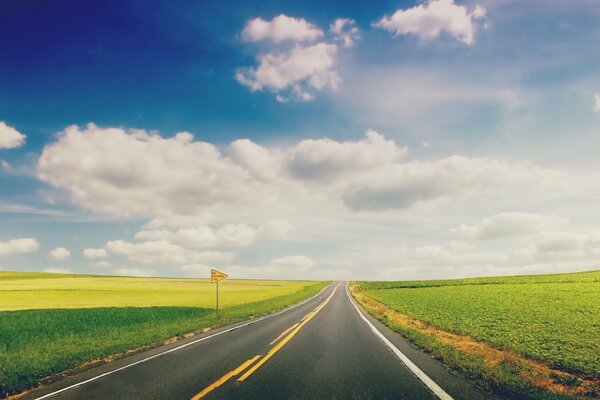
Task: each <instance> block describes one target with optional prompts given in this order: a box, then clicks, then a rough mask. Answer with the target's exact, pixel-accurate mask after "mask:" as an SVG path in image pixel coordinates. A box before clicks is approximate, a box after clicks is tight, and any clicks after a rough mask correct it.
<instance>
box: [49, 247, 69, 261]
mask: <svg viewBox="0 0 600 400" xmlns="http://www.w3.org/2000/svg"><path fill="white" fill-rule="evenodd" d="M70 256H71V252H70V251H69V250H67V249H65V248H64V247H57V248H55V249H54V250H52V251H50V252H49V253H48V258H49V259H50V260H53V261H62V260H66V259H67V258H69V257H70Z"/></svg>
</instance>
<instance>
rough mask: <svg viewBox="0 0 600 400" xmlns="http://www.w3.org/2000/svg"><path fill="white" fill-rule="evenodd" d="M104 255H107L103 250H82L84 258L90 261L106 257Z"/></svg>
mask: <svg viewBox="0 0 600 400" xmlns="http://www.w3.org/2000/svg"><path fill="white" fill-rule="evenodd" d="M106 255H107V254H106V250H104V249H92V248H89V249H84V250H83V256H84V257H85V258H90V259H92V258H104V257H106Z"/></svg>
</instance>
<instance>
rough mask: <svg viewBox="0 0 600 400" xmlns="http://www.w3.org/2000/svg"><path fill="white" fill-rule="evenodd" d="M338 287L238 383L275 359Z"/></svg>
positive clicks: (240, 378) (325, 303) (241, 377)
mask: <svg viewBox="0 0 600 400" xmlns="http://www.w3.org/2000/svg"><path fill="white" fill-rule="evenodd" d="M338 286H339V284H338ZM338 286H336V287H335V289H333V292H331V294H330V295H329V297H328V298H327V300H325V301H324V302H323V303H322V304H321V305H319V306H318V307H317V308H315V310H314V311H313V312H311V313H309V314H308V315H307V316H306V319H305V320H304V321H302V323H301V324H300V325H298V326H297V327H296V328H295V329H294V330H293V331H292V332H291V333H290V334H289V335H287V336H286V337H285V338H284V339H283V340H282V341H281V342H279V343H278V344H277V345H276V346H275V347H273V348H272V349H271V350H269V352H268V353H267V355H266V356H264V357H263V358H262V359H261V360H260V361H259V362H257V363H256V364H254V366H253V367H252V368H250V369H249V370H248V371H246V373H245V374H244V375H242V376H240V377H239V378H238V382H243V381H245V380H246V379H247V378H248V377H249V376H250V375H252V374H253V373H254V371H256V370H257V369H259V368H260V367H261V366H262V365H263V364H264V363H266V362H267V361H268V360H269V359H270V358H271V357H273V356H274V355H275V353H277V352H278V351H279V350H280V349H281V348H282V347H283V346H285V345H286V343H287V342H289V341H290V340H292V338H293V337H294V336H296V334H297V333H298V332H299V331H300V329H302V327H303V326H304V325H306V324H307V323H308V322H309V321H310V320H311V319H313V318H314V316H315V315H317V313H318V312H319V311H321V310H322V309H323V307H325V306H326V305H327V303H329V300H331V298H332V297H333V295H334V294H335V291H336V290H337V288H338Z"/></svg>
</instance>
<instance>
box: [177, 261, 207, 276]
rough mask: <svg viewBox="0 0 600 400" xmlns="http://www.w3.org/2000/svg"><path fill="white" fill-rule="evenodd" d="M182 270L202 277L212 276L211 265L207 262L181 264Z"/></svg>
mask: <svg viewBox="0 0 600 400" xmlns="http://www.w3.org/2000/svg"><path fill="white" fill-rule="evenodd" d="M180 269H181V271H182V272H185V273H186V274H188V275H192V276H196V277H200V278H208V277H210V269H211V268H210V267H209V266H208V265H205V264H187V265H183V266H181V268H180Z"/></svg>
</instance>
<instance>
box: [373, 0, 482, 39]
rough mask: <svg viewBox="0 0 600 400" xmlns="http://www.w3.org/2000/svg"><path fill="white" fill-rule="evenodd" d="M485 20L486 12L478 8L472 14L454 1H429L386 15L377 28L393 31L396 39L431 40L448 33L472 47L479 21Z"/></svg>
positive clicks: (376, 24) (377, 24)
mask: <svg viewBox="0 0 600 400" xmlns="http://www.w3.org/2000/svg"><path fill="white" fill-rule="evenodd" d="M484 17H485V9H484V8H483V7H481V6H479V5H477V6H475V8H474V9H473V11H471V12H469V10H467V8H466V7H465V6H459V5H457V4H455V3H454V0H429V1H427V2H425V3H424V4H420V5H417V6H414V7H412V8H408V9H405V10H401V9H400V10H397V11H396V12H395V13H394V14H392V15H391V16H384V17H383V18H381V19H380V20H379V21H378V22H376V23H375V24H374V26H376V27H378V28H382V29H385V30H387V31H389V32H393V33H394V36H399V35H407V34H413V35H417V36H419V37H420V38H421V39H423V40H432V39H435V38H437V37H439V36H440V34H442V33H446V34H448V35H450V36H452V37H454V38H455V39H457V40H460V41H462V42H464V43H466V44H473V43H474V42H475V32H476V30H477V21H478V20H481V19H483V18H484Z"/></svg>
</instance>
